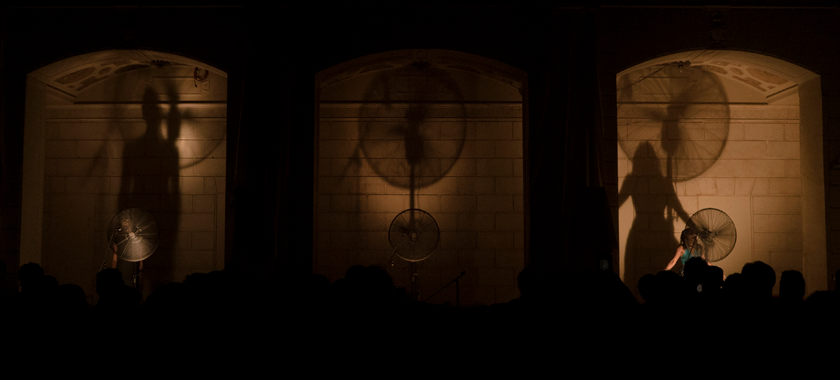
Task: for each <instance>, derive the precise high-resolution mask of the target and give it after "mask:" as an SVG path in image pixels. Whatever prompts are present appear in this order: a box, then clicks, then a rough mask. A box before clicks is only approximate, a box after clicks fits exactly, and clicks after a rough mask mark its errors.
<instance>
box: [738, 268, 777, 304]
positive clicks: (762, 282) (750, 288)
mask: <svg viewBox="0 0 840 380" xmlns="http://www.w3.org/2000/svg"><path fill="white" fill-rule="evenodd" d="M741 275H743V276H744V285H745V290H746V291H747V292H748V295H749V296H750V297H758V298H769V297H772V296H773V286H775V285H776V271H774V270H773V268H772V267H770V266H769V265H767V264H765V263H764V262H762V261H756V262H753V263H747V264H744V267H743V269H741Z"/></svg>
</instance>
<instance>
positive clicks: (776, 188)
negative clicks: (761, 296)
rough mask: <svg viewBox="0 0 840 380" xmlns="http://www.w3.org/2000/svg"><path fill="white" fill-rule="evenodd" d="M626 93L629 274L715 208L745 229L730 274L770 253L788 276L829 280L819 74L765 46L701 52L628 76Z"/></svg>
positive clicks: (623, 149)
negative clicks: (760, 50) (688, 222)
mask: <svg viewBox="0 0 840 380" xmlns="http://www.w3.org/2000/svg"><path fill="white" fill-rule="evenodd" d="M616 88H617V89H618V91H617V92H618V99H617V101H618V177H619V181H618V183H619V207H620V209H619V242H620V246H621V274H622V276H623V279H624V281H625V282H626V283H627V284H628V285H629V286H630V287H631V288H632V289H635V286H634V285H635V284H636V282H637V281H638V278H640V277H641V275H643V274H646V273H656V272H658V271H659V270H662V268H664V266H665V264H667V262H668V261H669V260H670V257H671V256H673V250H674V247H675V245H676V242H677V241H678V236H679V232H680V231H681V230H682V228H683V227H684V225H685V223H684V220H683V219H684V218H685V215H691V214H692V213H693V212H695V211H697V210H699V209H703V208H708V207H713V208H718V209H721V210H724V211H726V212H727V214H729V215H730V217H731V218H732V219H733V221H734V222H735V224H736V227H737V228H738V241H737V244H736V246H735V248H734V249H733V251H732V253H731V254H730V255H729V256H728V257H727V258H726V259H724V260H722V261H720V262H717V263H716V264H717V265H718V266H721V267H722V268H723V269H724V272H725V273H726V274H727V275H728V274H730V273H735V272H740V269H741V267H742V266H743V264H744V263H747V262H752V261H757V260H761V261H764V262H766V263H768V264H770V265H771V266H772V267H773V268H774V269H775V270H776V273H777V275H778V276H781V273H782V271H784V270H789V269H793V270H798V271H801V272H803V274H804V275H805V277H806V279H807V281H806V282H807V283H808V284H809V286H811V289H809V291H813V290H817V289H820V288H824V287H825V263H826V258H825V252H826V249H825V248H826V230H825V228H826V227H825V222H824V221H825V189H824V175H823V154H822V150H823V149H822V147H823V144H822V130H823V129H822V128H823V127H822V116H821V109H822V106H821V91H820V79H819V76H817V75H816V74H814V73H813V72H810V71H808V70H806V69H804V68H802V67H799V66H796V65H794V64H791V63H789V62H785V61H781V60H779V59H776V58H772V57H769V56H764V55H760V54H755V53H747V52H739V51H711V50H707V51H690V52H683V53H677V54H671V55H667V56H663V57H660V58H657V59H654V60H650V61H647V62H644V63H642V64H639V65H636V66H634V67H632V68H629V69H627V70H625V71H623V72H621V73H619V74H618V75H617V76H616ZM625 200H632V202H625ZM777 284H778V281H777ZM777 289H778V288H777Z"/></svg>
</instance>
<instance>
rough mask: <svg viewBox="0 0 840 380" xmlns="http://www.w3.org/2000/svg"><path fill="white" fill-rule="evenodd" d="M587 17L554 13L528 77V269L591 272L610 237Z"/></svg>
mask: <svg viewBox="0 0 840 380" xmlns="http://www.w3.org/2000/svg"><path fill="white" fill-rule="evenodd" d="M589 12H590V11H589V10H585V9H565V10H560V11H555V12H554V13H553V14H552V15H551V16H550V20H544V21H545V25H551V27H549V28H546V29H544V30H541V31H538V32H536V33H535V35H533V36H532V38H535V39H536V38H539V41H542V44H539V45H537V46H536V47H537V48H538V49H540V52H539V53H538V54H537V55H536V56H535V57H534V58H533V59H534V62H535V65H534V66H535V67H534V69H532V70H531V71H529V96H528V101H529V105H528V113H529V114H528V128H529V130H528V134H529V136H528V146H527V155H528V169H529V173H528V187H529V188H528V195H529V212H530V218H529V223H530V233H529V253H528V255H529V260H528V261H529V266H532V267H537V268H540V269H541V270H545V271H549V272H554V271H562V270H576V271H581V270H595V269H596V268H598V252H599V251H601V250H603V248H602V247H600V246H601V245H602V244H603V243H604V242H605V241H610V240H611V239H614V238H613V237H612V235H613V234H614V232H611V231H609V229H607V228H604V226H606V225H607V224H608V223H607V222H608V221H609V212H608V211H607V209H606V204H603V205H602V203H605V202H606V197H605V195H603V194H605V193H604V192H603V190H600V191H598V190H593V189H592V188H598V187H600V185H601V184H600V180H599V177H600V171H601V164H600V162H599V161H600V158H599V154H598V145H599V144H600V140H601V139H602V138H603V137H602V134H600V133H597V130H596V127H598V126H600V121H599V118H600V114H599V102H598V98H597V71H596V70H595V62H596V60H595V54H596V45H595V30H594V21H593V19H592V18H591V17H590V14H589Z"/></svg>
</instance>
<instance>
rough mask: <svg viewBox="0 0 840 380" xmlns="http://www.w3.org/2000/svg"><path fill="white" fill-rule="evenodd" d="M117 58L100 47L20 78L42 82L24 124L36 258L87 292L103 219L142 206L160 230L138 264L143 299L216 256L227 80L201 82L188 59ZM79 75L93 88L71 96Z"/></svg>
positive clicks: (99, 258) (216, 265)
mask: <svg viewBox="0 0 840 380" xmlns="http://www.w3.org/2000/svg"><path fill="white" fill-rule="evenodd" d="M109 54H110V55H109ZM127 54H128V55H129V56H131V55H130V54H129V53H125V52H122V53H121V52H110V53H109V52H102V53H99V55H98V56H96V55H95V56H91V57H88V58H89V59H88V60H80V61H76V62H75V63H74V64H73V65H67V66H69V67H61V65H59V68H57V69H56V68H53V71H54V72H50V69H51V68H50V67H48V68H46V69H45V70H43V71H41V72H36V73H34V74H33V75H31V76H30V82H31V83H34V84H35V85H37V84H39V83H40V84H41V85H43V87H45V88H46V91H45V94H44V102H43V108H42V123H41V124H38V123H30V121H31V120H28V123H27V128H28V129H29V128H33V129H37V128H41V129H42V130H43V152H42V156H41V157H40V159H41V160H42V161H41V164H42V165H43V199H42V202H43V203H42V204H43V215H42V219H41V221H40V222H41V231H42V232H41V236H42V237H41V239H42V240H41V241H42V243H41V253H40V262H41V265H42V266H43V267H44V268H45V270H46V271H47V273H48V274H51V275H54V276H56V277H57V278H58V280H59V282H60V283H75V284H79V285H81V286H82V287H83V288H84V289H85V292H86V293H87V294H88V296H93V295H94V294H95V290H94V276H95V273H96V272H97V271H98V270H99V269H100V267H101V265H102V262H103V259H104V258H105V257H106V247H107V245H108V237H107V232H106V230H107V228H108V224H109V222H110V221H111V219H112V218H113V216H114V215H115V214H116V213H117V212H119V211H120V210H123V209H126V208H134V207H137V208H142V209H144V210H146V211H148V212H149V213H150V214H152V216H153V217H154V218H155V219H156V220H157V223H158V225H159V227H160V246H159V247H158V249H157V251H155V253H154V254H153V255H152V256H151V257H150V258H149V259H147V260H146V261H145V262H144V269H143V280H142V283H143V288H144V289H143V293H144V296H148V294H149V293H150V292H151V291H152V290H153V289H154V288H155V287H156V286H158V285H160V284H162V283H166V282H171V281H183V279H184V277H185V276H186V275H188V274H190V273H195V272H209V271H212V270H220V269H222V268H223V263H224V192H225V174H226V173H225V157H226V152H225V148H226V143H225V141H226V119H225V118H226V83H227V79H226V78H225V77H224V76H223V75H221V74H219V73H218V72H211V73H210V74H209V75H208V76H207V78H206V80H203V81H199V80H196V79H195V76H194V73H195V66H192V65H189V66H188V65H186V64H177V63H172V62H169V64H168V65H163V66H162V67H156V66H155V65H153V64H150V63H149V62H148V61H145V62H144V61H130V60H126V59H124V58H125V57H126V55H127ZM119 58H123V59H122V60H120V59H119ZM80 66H81V67H80ZM85 67H87V68H85ZM90 67H93V68H95V69H96V70H93V71H91V70H89V69H88V68H90ZM106 69H109V70H106ZM62 70H64V72H61V71H62ZM120 70H122V73H120V74H119V75H113V76H106V77H104V78H96V77H95V75H94V77H93V79H90V77H87V79H86V77H84V76H83V75H82V74H91V73H93V74H95V73H97V72H99V73H102V74H103V75H104V74H107V73H109V72H113V71H120ZM68 71H69V73H67V72H68ZM56 72H57V73H56ZM204 72H206V71H202V74H203V73H204ZM73 73H78V74H77V75H75V76H74V75H71V74H73ZM56 78H58V79H56ZM62 78H63V79H62ZM68 78H69V79H68ZM200 79H201V78H200ZM81 82H84V83H87V82H91V83H90V85H87V86H84V87H85V88H83V89H82V90H79V91H73V89H74V88H75V89H78V87H79V86H82V84H80V83H81ZM54 83H58V84H59V85H61V86H67V87H68V88H69V89H68V88H64V89H61V88H57V87H56V86H53V84H54ZM63 90H67V91H63ZM28 107H29V103H28ZM30 124H31V125H30ZM29 143H31V142H29ZM37 158H38V157H35V158H29V160H30V161H37ZM25 197H26V196H25ZM30 201H31V202H36V201H38V199H34V200H30ZM22 248H23V244H22ZM22 250H23V249H22ZM124 277H126V276H124Z"/></svg>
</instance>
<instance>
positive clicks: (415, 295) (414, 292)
mask: <svg viewBox="0 0 840 380" xmlns="http://www.w3.org/2000/svg"><path fill="white" fill-rule="evenodd" d="M419 280H420V279H419V276H418V275H417V263H416V262H414V261H412V262H411V298H412V300H413V301H415V302H417V301H418V300H419V299H420V293H419V292H418V286H417V285H418V284H417V283H418V282H419Z"/></svg>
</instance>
